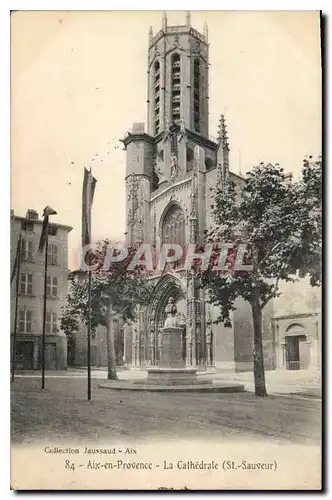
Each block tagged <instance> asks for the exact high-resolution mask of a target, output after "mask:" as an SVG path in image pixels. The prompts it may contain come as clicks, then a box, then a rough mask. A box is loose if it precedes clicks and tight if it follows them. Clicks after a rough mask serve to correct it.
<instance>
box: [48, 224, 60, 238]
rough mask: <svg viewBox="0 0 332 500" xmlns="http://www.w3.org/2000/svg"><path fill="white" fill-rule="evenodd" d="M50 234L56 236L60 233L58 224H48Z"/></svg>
mask: <svg viewBox="0 0 332 500" xmlns="http://www.w3.org/2000/svg"><path fill="white" fill-rule="evenodd" d="M48 234H49V235H50V236H56V235H57V234H58V228H57V227H56V226H52V225H49V226H48Z"/></svg>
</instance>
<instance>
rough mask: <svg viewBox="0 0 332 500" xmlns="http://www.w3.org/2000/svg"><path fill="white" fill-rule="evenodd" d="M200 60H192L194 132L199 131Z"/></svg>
mask: <svg viewBox="0 0 332 500" xmlns="http://www.w3.org/2000/svg"><path fill="white" fill-rule="evenodd" d="M200 78H201V71H200V62H199V59H195V62H194V129H195V131H196V132H199V131H200V98H201V95H200Z"/></svg>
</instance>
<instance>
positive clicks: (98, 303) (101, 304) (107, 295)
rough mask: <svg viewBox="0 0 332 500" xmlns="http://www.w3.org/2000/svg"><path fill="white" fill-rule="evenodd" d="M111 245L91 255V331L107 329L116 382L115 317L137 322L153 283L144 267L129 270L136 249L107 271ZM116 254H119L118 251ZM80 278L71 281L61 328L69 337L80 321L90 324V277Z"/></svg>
mask: <svg viewBox="0 0 332 500" xmlns="http://www.w3.org/2000/svg"><path fill="white" fill-rule="evenodd" d="M109 245H110V243H109V242H108V240H105V241H103V242H100V243H98V245H97V248H96V250H95V251H94V252H93V254H92V255H90V259H91V261H90V262H91V263H92V264H94V265H95V270H94V271H93V274H92V282H91V330H92V332H94V331H95V329H96V328H97V327H98V326H99V325H101V326H105V327H106V331H107V365H108V378H109V379H113V380H116V379H117V371H116V355H115V347H114V327H113V320H114V317H115V316H122V317H123V318H124V319H133V318H134V317H135V312H136V309H137V306H138V305H141V304H146V303H148V301H149V298H150V294H151V284H150V282H149V280H148V275H147V273H146V272H145V268H144V267H143V266H136V267H135V268H134V269H133V270H129V269H128V266H129V264H130V262H131V260H132V258H133V256H134V254H135V252H136V248H134V247H130V248H129V249H128V256H127V257H126V258H125V259H124V260H122V261H119V262H112V263H111V264H110V266H109V267H108V269H106V270H105V269H103V267H104V261H105V257H106V254H107V251H108V250H109ZM113 255H116V251H114V254H113ZM80 276H81V278H80V279H78V280H74V279H73V280H72V281H71V285H70V290H69V294H68V298H67V302H66V304H65V306H64V308H63V314H62V318H61V328H62V329H63V330H64V332H65V333H66V335H67V336H70V335H71V332H72V331H73V330H75V329H76V330H77V329H78V328H79V324H80V322H82V323H83V324H84V325H85V326H87V325H88V321H89V312H88V278H87V276H86V273H85V274H84V273H83V272H82V273H80Z"/></svg>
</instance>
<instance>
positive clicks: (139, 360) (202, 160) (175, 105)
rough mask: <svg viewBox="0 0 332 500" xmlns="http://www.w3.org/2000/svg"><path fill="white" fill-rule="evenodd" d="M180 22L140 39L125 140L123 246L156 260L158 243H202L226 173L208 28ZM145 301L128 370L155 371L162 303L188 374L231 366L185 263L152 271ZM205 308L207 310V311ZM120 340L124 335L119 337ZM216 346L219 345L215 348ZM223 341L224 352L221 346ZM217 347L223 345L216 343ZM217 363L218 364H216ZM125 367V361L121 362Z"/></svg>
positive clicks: (230, 352)
mask: <svg viewBox="0 0 332 500" xmlns="http://www.w3.org/2000/svg"><path fill="white" fill-rule="evenodd" d="M184 18H185V23H184V24H181V25H175V26H173V25H170V24H169V23H168V20H167V17H166V14H164V15H163V18H162V23H161V29H160V30H159V31H158V32H157V33H156V34H154V33H153V31H152V28H150V30H149V34H148V66H147V77H148V78H147V85H148V88H147V127H146V129H145V127H144V124H143V123H134V125H133V127H132V129H131V131H130V132H128V133H127V134H126V136H125V138H124V139H123V144H124V146H125V150H126V153H127V154H126V158H127V160H126V198H127V199H126V207H127V227H126V243H127V244H130V245H137V244H141V243H150V244H152V246H153V248H154V249H155V255H156V256H158V255H160V252H161V250H162V248H163V245H165V244H176V245H178V246H180V247H181V248H182V249H183V250H184V252H183V253H184V256H185V255H186V252H187V251H188V248H189V245H190V246H191V247H199V246H200V245H202V244H203V242H204V238H205V233H206V231H207V230H208V229H209V228H210V227H211V225H212V224H213V216H212V208H213V204H214V200H213V191H214V189H215V188H216V186H217V185H223V184H224V183H225V182H226V180H227V178H228V175H229V158H228V157H229V144H228V137H227V130H226V129H227V127H226V123H225V117H224V116H223V115H222V116H221V119H220V124H219V131H218V137H217V138H216V139H215V140H212V139H211V138H210V137H209V123H208V122H209V44H208V29H207V25H206V24H204V27H203V30H202V33H200V32H199V31H197V30H196V29H194V28H193V27H192V26H191V19H190V13H187V14H186V15H184ZM151 279H152V280H154V283H155V288H154V293H153V297H152V298H151V303H150V304H149V305H148V306H147V308H146V310H144V311H143V310H142V311H141V312H140V314H139V315H138V316H137V321H136V324H135V328H134V330H133V331H135V332H136V334H135V335H132V336H131V337H130V336H129V337H130V339H131V340H129V341H128V342H126V345H128V344H129V343H130V342H131V341H132V342H133V349H134V353H135V354H133V356H132V358H131V359H135V362H134V364H135V366H138V365H139V366H158V364H159V362H160V360H161V347H162V334H161V332H162V331H163V330H162V328H163V326H164V321H165V307H166V304H167V301H168V300H169V298H170V297H172V298H173V299H174V303H175V304H176V305H177V310H178V312H179V315H181V318H182V319H181V321H180V325H181V332H182V333H181V353H182V354H181V356H182V357H183V363H185V365H186V366H189V367H195V366H196V367H200V369H204V367H206V366H212V365H215V364H216V363H217V362H224V360H223V359H221V358H222V357H225V358H227V359H225V361H227V362H228V360H229V359H230V360H231V363H234V340H233V338H234V335H233V331H229V332H224V331H222V327H221V326H220V325H219V326H218V330H220V332H219V334H217V327H215V325H214V323H213V322H214V320H215V318H216V317H217V315H218V313H217V312H215V311H213V310H212V309H211V308H209V306H208V304H207V300H206V297H205V296H204V293H203V291H202V290H200V288H199V287H198V284H197V282H196V279H195V277H194V275H193V274H192V273H191V272H190V271H188V269H187V268H186V266H185V258H184V259H182V260H181V259H179V260H178V261H177V262H174V263H172V265H170V266H168V265H167V266H165V267H164V268H163V269H160V268H156V269H155V270H154V275H153V276H152V277H151ZM210 309H211V310H210ZM126 337H127V335H126ZM220 342H223V345H221V344H220ZM226 342H227V345H226ZM224 344H225V345H224ZM219 358H220V359H219ZM125 362H127V363H129V358H128V359H127V360H126V361H125Z"/></svg>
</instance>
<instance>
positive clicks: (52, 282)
mask: <svg viewBox="0 0 332 500" xmlns="http://www.w3.org/2000/svg"><path fill="white" fill-rule="evenodd" d="M46 294H47V295H48V296H49V297H57V295H58V278H56V277H55V276H47V286H46Z"/></svg>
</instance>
